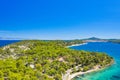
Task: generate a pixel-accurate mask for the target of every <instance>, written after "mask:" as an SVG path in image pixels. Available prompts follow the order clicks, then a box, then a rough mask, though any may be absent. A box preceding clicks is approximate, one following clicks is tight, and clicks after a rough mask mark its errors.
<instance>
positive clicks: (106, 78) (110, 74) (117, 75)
mask: <svg viewBox="0 0 120 80" xmlns="http://www.w3.org/2000/svg"><path fill="white" fill-rule="evenodd" d="M71 48H72V49H76V50H87V51H97V52H105V53H107V54H108V55H110V56H112V57H113V58H114V60H115V63H114V64H113V65H112V66H110V67H108V68H106V69H104V70H101V71H98V72H92V73H89V74H85V75H83V76H79V77H76V78H75V80H120V44H116V43H110V42H90V43H88V44H86V45H81V46H74V47H71Z"/></svg>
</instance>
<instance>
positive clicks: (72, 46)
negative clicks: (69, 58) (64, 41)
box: [67, 43, 87, 48]
mask: <svg viewBox="0 0 120 80" xmlns="http://www.w3.org/2000/svg"><path fill="white" fill-rule="evenodd" d="M86 44H87V43H81V44H73V45H71V46H67V48H70V47H73V46H81V45H86Z"/></svg>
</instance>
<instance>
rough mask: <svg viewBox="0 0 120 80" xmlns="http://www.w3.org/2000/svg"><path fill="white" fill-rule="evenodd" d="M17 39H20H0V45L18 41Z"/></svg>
mask: <svg viewBox="0 0 120 80" xmlns="http://www.w3.org/2000/svg"><path fill="white" fill-rule="evenodd" d="M19 41H20V40H0V47H2V46H5V45H8V44H12V43H15V42H19Z"/></svg>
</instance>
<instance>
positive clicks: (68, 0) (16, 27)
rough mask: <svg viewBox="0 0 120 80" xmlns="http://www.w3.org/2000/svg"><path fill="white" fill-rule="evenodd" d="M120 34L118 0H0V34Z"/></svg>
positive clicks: (36, 36)
mask: <svg viewBox="0 0 120 80" xmlns="http://www.w3.org/2000/svg"><path fill="white" fill-rule="evenodd" d="M93 36H95V37H100V38H120V1H119V0H1V1H0V37H9V38H10V37H11V38H25V39H80V38H87V37H93Z"/></svg>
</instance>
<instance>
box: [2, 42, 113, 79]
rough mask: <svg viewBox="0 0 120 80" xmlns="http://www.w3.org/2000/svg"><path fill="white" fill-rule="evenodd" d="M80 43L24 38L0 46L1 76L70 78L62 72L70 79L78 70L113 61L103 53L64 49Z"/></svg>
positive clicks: (82, 70) (100, 65)
mask: <svg viewBox="0 0 120 80" xmlns="http://www.w3.org/2000/svg"><path fill="white" fill-rule="evenodd" d="M82 43H84V42H83V41H82V40H66V41H62V40H50V41H49V40H47V41H46V40H45V41H42V40H24V41H20V42H16V43H14V44H10V45H7V46H4V47H1V48H0V65H1V66H0V79H1V80H4V79H11V80H69V79H67V78H66V77H65V75H67V74H70V75H71V78H73V77H75V76H76V73H77V72H80V73H81V72H82V73H87V72H89V71H90V70H93V69H97V68H104V67H105V66H107V65H109V64H111V62H112V61H113V58H112V57H110V56H109V55H107V54H105V53H98V52H87V51H79V50H72V49H69V48H66V46H70V45H75V44H82ZM72 74H75V76H72ZM71 78H70V79H71Z"/></svg>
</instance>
